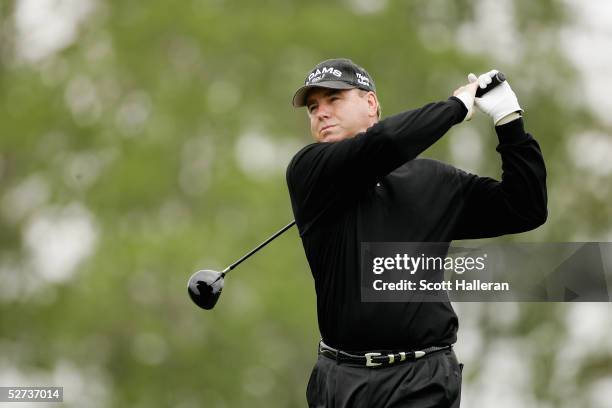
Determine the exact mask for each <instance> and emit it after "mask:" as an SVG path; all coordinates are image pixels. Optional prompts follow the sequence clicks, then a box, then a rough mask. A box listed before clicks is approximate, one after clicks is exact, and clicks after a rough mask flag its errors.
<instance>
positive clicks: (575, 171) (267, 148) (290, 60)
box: [0, 0, 612, 408]
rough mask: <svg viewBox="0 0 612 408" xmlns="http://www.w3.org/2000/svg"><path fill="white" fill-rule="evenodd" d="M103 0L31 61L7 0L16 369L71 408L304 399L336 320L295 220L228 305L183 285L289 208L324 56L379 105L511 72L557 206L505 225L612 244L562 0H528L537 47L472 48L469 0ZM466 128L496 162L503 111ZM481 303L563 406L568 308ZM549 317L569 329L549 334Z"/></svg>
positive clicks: (540, 396) (3, 366)
mask: <svg viewBox="0 0 612 408" xmlns="http://www.w3.org/2000/svg"><path fill="white" fill-rule="evenodd" d="M92 4H93V5H94V8H93V9H92V11H91V13H90V14H89V15H87V16H86V17H84V18H83V19H82V20H81V22H80V23H79V24H77V25H76V26H75V28H76V33H77V34H76V38H75V39H74V41H73V42H71V43H69V44H66V46H65V47H62V48H61V49H59V50H57V51H55V52H52V53H50V54H49V55H47V56H45V57H43V58H40V59H30V60H28V59H24V58H22V57H20V55H21V54H22V51H23V47H25V45H23V43H22V41H23V38H22V37H23V34H20V32H19V30H18V27H17V24H16V22H15V21H16V20H15V17H14V12H15V9H16V8H18V7H17V6H16V4H11V3H10V2H9V3H2V4H1V5H0V18H1V20H0V40H2V41H0V204H1V206H0V207H1V208H0V209H1V210H2V211H0V245H1V250H0V280H2V281H3V284H2V285H3V286H4V288H3V289H2V290H0V295H1V297H0V316H1V319H0V332H1V333H2V336H1V337H0V373H2V370H4V371H6V372H8V371H11V370H13V371H11V372H14V371H17V372H19V373H20V374H19V375H20V376H21V377H19V378H18V379H17V380H18V381H29V380H28V379H30V380H32V381H34V382H36V381H39V382H41V384H42V383H53V382H54V381H55V382H56V383H57V384H56V385H60V386H61V385H64V386H65V387H66V391H65V392H66V395H67V396H66V401H67V402H66V406H117V407H121V406H129V407H140V406H160V407H166V406H172V407H182V408H185V407H196V406H206V407H234V406H237V407H241V406H249V407H252V406H279V407H281V406H282V407H294V406H295V407H297V406H304V404H305V401H304V392H305V386H306V383H307V380H308V375H309V374H310V368H311V366H312V364H313V363H314V360H315V356H316V344H317V342H318V339H319V334H318V329H317V324H316V313H315V310H316V309H315V306H316V305H315V302H316V298H315V294H314V288H313V284H312V278H311V276H310V272H309V268H308V264H307V262H306V259H305V257H304V255H303V249H302V245H301V241H300V239H299V237H298V234H297V230H296V229H295V228H294V229H292V230H291V231H289V232H288V233H287V234H285V235H284V236H283V237H282V238H279V239H278V240H276V241H275V242H274V243H273V244H271V245H270V247H268V248H267V249H266V250H265V251H263V252H261V253H260V254H258V255H257V257H254V258H252V259H250V260H249V261H248V262H247V263H245V264H244V265H241V266H240V268H239V269H238V270H237V271H236V272H232V274H231V275H230V276H229V277H228V279H227V280H226V293H225V294H224V296H223V297H222V298H221V300H220V302H219V304H218V305H217V307H216V308H215V310H214V311H211V312H203V311H200V310H198V309H196V308H195V307H194V306H193V305H192V304H191V303H190V301H189V299H188V297H187V293H186V282H187V279H188V277H189V276H190V274H191V273H192V272H193V271H195V270H197V269H205V268H211V269H223V268H224V267H225V266H227V264H229V263H230V262H232V261H233V260H235V259H237V258H238V257H239V256H241V255H242V254H243V253H245V252H246V251H247V250H249V249H250V248H252V247H253V246H254V245H256V244H257V243H259V242H260V241H262V240H263V239H264V238H265V237H266V236H268V235H269V234H271V233H273V232H274V231H276V230H277V229H278V228H280V227H281V226H282V225H284V224H285V223H287V222H288V221H289V220H291V218H292V212H291V208H290V203H289V198H288V194H287V188H286V186H285V179H284V169H285V167H286V165H287V164H288V162H289V159H290V158H291V156H292V154H293V153H295V152H296V151H297V150H298V149H299V147H300V146H302V145H305V144H307V143H310V142H311V141H310V139H309V136H308V135H309V132H308V128H307V123H306V120H305V117H304V113H303V112H302V111H294V110H293V109H292V107H291V104H290V100H291V96H292V95H293V92H294V90H295V89H296V88H297V87H298V86H299V85H300V84H301V82H302V80H303V77H304V75H305V74H306V73H307V71H308V70H309V69H310V68H311V67H312V66H313V65H314V64H316V63H317V62H319V61H320V60H322V59H325V58H331V57H339V56H344V57H349V58H352V59H353V60H355V61H356V62H358V63H359V64H361V65H363V66H365V67H366V68H367V69H368V71H369V72H370V73H371V74H372V75H373V77H374V79H375V81H376V85H377V88H378V93H379V95H380V99H381V102H382V105H383V113H384V115H390V114H393V113H395V112H399V111H401V110H404V109H408V108H412V107H416V106H419V105H421V104H425V103H427V102H430V101H432V100H440V99H446V98H447V97H448V96H449V95H450V94H451V93H452V91H453V90H454V89H455V88H457V87H458V86H460V85H462V84H463V83H464V82H465V81H466V79H465V78H466V75H467V73H468V72H470V71H473V72H482V71H484V70H486V69H489V68H491V67H492V66H495V67H497V68H499V69H502V70H503V71H504V72H506V74H507V75H508V77H509V78H510V81H511V83H512V84H513V87H514V88H515V89H516V90H517V93H518V95H519V99H520V101H521V103H522V104H523V106H524V107H525V110H526V122H527V126H528V129H529V131H530V132H532V133H533V134H534V135H535V136H536V138H537V139H538V141H539V142H540V143H541V145H542V149H543V152H544V154H545V157H546V160H547V166H548V169H549V194H550V196H549V200H550V213H551V216H550V219H549V222H548V223H547V224H546V225H545V226H543V227H542V228H540V229H539V230H538V231H535V232H532V233H528V234H524V235H520V236H517V237H510V238H507V239H511V240H517V241H520V240H541V241H545V240H552V241H555V240H556V241H563V240H566V241H571V240H573V239H577V238H578V237H580V238H582V239H591V240H597V239H602V238H601V237H604V236H605V234H606V233H608V232H609V230H610V222H609V220H610V219H611V218H612V217H611V216H612V214H611V209H610V206H609V205H607V204H608V202H609V198H610V190H609V188H608V189H607V190H605V191H603V193H602V191H594V190H595V187H594V186H597V185H598V182H599V181H600V180H601V179H600V178H599V177H600V176H597V175H593V174H591V173H589V171H588V170H584V169H579V168H577V167H576V165H575V164H573V163H572V161H571V158H570V157H569V153H568V148H567V147H566V146H567V143H568V141H569V140H570V139H571V138H572V137H573V136H574V135H575V134H576V133H580V132H583V131H586V130H599V131H605V129H606V128H605V125H603V124H601V123H600V122H599V121H598V119H597V118H596V116H595V115H594V114H593V113H591V112H590V111H588V109H586V108H584V107H582V106H574V105H571V104H569V103H567V95H568V93H569V92H571V91H572V90H573V89H577V88H578V83H577V73H576V72H575V70H574V68H573V67H572V65H571V64H570V63H569V62H568V61H567V60H566V59H565V57H564V56H563V53H562V52H561V49H560V45H559V43H558V42H552V43H549V42H547V41H548V40H547V39H550V38H551V37H552V38H554V35H555V33H558V32H559V30H560V29H561V28H562V27H563V24H567V23H568V17H567V12H566V11H565V10H564V8H563V6H562V4H563V2H560V1H557V0H549V1H547V2H529V1H522V0H517V1H515V2H514V3H512V4H513V5H514V8H515V11H516V16H515V18H514V19H513V20H512V21H513V24H514V26H513V28H514V29H515V30H516V32H517V33H518V37H517V41H518V43H516V47H517V48H520V49H521V50H522V51H521V52H520V53H518V54H517V55H518V56H517V57H516V59H513V60H511V61H508V60H504V59H503V58H500V57H495V55H499V53H496V52H495V51H499V50H495V49H493V48H487V47H484V49H483V48H482V47H480V48H479V47H476V45H478V43H479V42H481V41H484V38H470V40H469V41H473V42H474V44H472V45H473V46H474V48H473V49H472V45H470V46H467V47H466V46H465V45H464V46H460V43H461V41H460V38H459V37H460V35H461V32H462V30H465V28H466V27H467V26H469V25H470V24H475V22H476V21H477V19H478V10H477V9H476V8H475V6H473V5H472V3H471V2H467V1H461V2H455V1H450V0H438V1H414V2H400V1H389V2H380V4H381V5H382V8H381V9H380V10H373V11H372V10H371V11H370V12H367V10H366V11H363V10H362V8H360V6H358V5H361V6H364V7H366V9H367V8H368V7H372V5H375V4H376V3H374V2H371V3H370V2H364V1H358V0H354V1H348V0H347V1H344V2H337V3H333V4H331V3H330V2H323V1H311V2H295V1H294V2H291V1H274V2H263V3H261V2H248V1H231V2H229V1H225V2H224V1H222V0H196V1H192V2H187V3H185V4H182V3H177V4H170V3H168V2H162V1H149V2H147V3H146V4H145V3H142V2H129V1H128V2H125V1H124V2H121V1H108V2H93V3H92ZM360 10H361V11H360ZM49 18H50V17H49ZM480 35H481V36H483V37H484V36H485V35H486V32H484V33H482V32H481V33H480ZM487 44H491V43H487ZM551 44H552V45H553V46H550V45H551ZM465 126H470V127H471V128H472V129H474V130H475V131H476V132H477V133H478V137H479V138H480V139H478V140H480V142H481V144H482V146H483V152H484V153H483V154H484V157H483V159H482V163H481V164H480V165H479V166H478V168H477V169H476V170H478V171H479V172H481V173H482V174H483V175H490V176H493V177H497V176H498V175H499V159H498V157H497V155H496V154H495V152H494V148H495V144H496V140H495V137H494V132H493V130H492V128H491V125H490V123H489V120H488V119H487V118H484V117H476V118H475V119H474V121H473V122H472V123H470V124H469V125H465ZM461 137H462V134H461V133H460V131H459V130H455V129H453V130H452V131H451V132H449V134H448V135H447V136H446V137H445V138H444V139H443V140H441V141H440V142H439V143H438V144H437V145H436V146H434V147H433V148H432V149H430V150H429V151H428V152H427V155H428V156H431V157H435V158H437V159H440V160H445V161H449V162H451V163H453V162H454V160H455V157H454V156H453V153H452V146H451V145H450V143H451V141H452V139H453V138H455V139H456V138H461ZM28 183H29V184H28ZM28 186H29V187H28ZM20 192H21V193H20ZM71 206H72V207H71ZM75 206H76V207H75ZM67 208H68V209H70V208H72V210H66V209H67ZM74 208H77V209H76V210H74ZM66 211H68V212H66ZM70 211H75V214H77V215H79V214H80V215H79V217H80V218H78V219H79V220H81V221H79V222H85V224H86V225H90V227H89V228H90V230H91V231H93V234H94V236H95V239H94V240H93V243H92V244H91V248H92V253H91V254H88V255H87V256H83V257H82V259H80V261H79V262H78V264H77V265H75V266H74V267H70V266H68V267H66V268H65V269H66V270H68V271H69V272H67V274H68V275H67V276H66V277H64V278H61V277H60V278H54V277H53V276H51V275H50V272H49V270H50V269H52V268H48V269H49V270H47V268H45V267H44V266H42V265H41V264H40V263H36V262H34V261H33V259H34V258H35V256H36V254H37V252H36V251H37V250H39V249H40V247H41V246H43V247H44V246H45V245H51V244H53V241H54V240H55V239H57V240H58V241H61V237H63V236H65V234H64V235H62V234H63V233H62V231H61V230H60V229H61V228H60V226H59V224H57V223H55V224H54V223H53V222H52V221H53V220H55V221H57V222H60V221H58V220H64V218H61V217H67V215H66V214H68V215H69V214H72V212H70ZM54 217H55V218H54ZM83 217H84V218H83ZM83 219H85V221H83ZM87 220H88V221H87ZM45 222H50V223H51V224H50V225H51V227H50V228H51V233H50V234H47V235H44V236H46V237H47V239H46V240H45V241H44V242H42V243H41V242H40V241H37V240H36V237H37V236H38V235H39V234H40V233H41V228H42V227H41V225H42V226H44V225H47V224H45ZM87 223H89V224H87ZM70 225H72V226H74V225H76V226H77V227H78V228H82V224H79V223H78V222H77V224H74V225H73V224H70ZM66 228H67V227H66ZM71 228H72V227H71ZM75 228H76V227H75ZM78 228H77V229H73V230H71V231H73V233H74V231H81V232H82V231H83V230H82V229H78ZM86 230H87V228H86ZM43 231H44V229H43ZM32 237H34V238H32ZM80 241H83V242H84V241H85V238H82V237H81V236H80V235H77V239H76V241H74V240H73V241H70V240H68V241H66V242H68V247H66V246H63V247H57V248H55V249H54V251H53V254H60V255H58V257H60V258H61V251H62V250H64V251H67V252H71V246H70V245H76V244H78V243H79V242H80ZM32 242H38V243H35V244H33V243H32ZM61 242H63V241H61ZM37 248H38V249H37ZM52 248H54V247H52ZM43 253H44V254H46V255H47V256H49V255H50V253H49V252H43ZM52 262H53V259H50V260H49V263H52ZM234 275H235V276H234ZM50 276H51V277H50ZM485 306H486V305H485ZM485 306H483V307H482V308H477V310H476V316H480V317H477V319H481V320H480V321H479V322H480V323H479V325H478V327H479V330H480V331H479V335H480V336H481V337H482V339H483V340H482V341H483V350H487V345H488V344H489V343H490V342H493V341H494V340H495V339H497V338H500V337H504V336H508V337H512V336H519V337H521V338H524V339H526V340H525V341H526V342H527V343H526V344H529V345H532V346H534V347H535V349H536V350H537V352H534V353H533V358H534V360H533V367H532V369H533V373H535V374H536V377H537V378H538V379H539V380H538V381H534V384H533V389H531V390H528V391H530V392H532V394H533V396H534V397H533V398H535V399H536V400H540V401H549V402H551V403H555V404H557V403H560V402H559V400H558V396H557V389H558V388H559V387H563V386H564V383H562V382H557V383H555V382H554V381H553V380H552V379H551V373H552V372H554V371H555V370H557V369H558V368H557V367H556V366H555V364H554V361H553V360H554V359H553V357H554V355H555V353H556V352H557V351H558V350H559V347H561V346H560V344H561V343H562V340H561V339H562V337H563V336H564V335H565V332H566V327H565V321H564V319H563V314H562V313H560V311H563V310H564V309H563V308H562V306H559V305H537V306H534V305H519V308H520V313H519V314H518V317H517V320H516V321H515V323H514V324H513V325H512V326H511V327H510V328H505V329H503V330H499V329H498V328H496V326H495V324H494V320H495V319H494V317H491V316H489V317H487V315H486V310H485V309H486V307H485ZM544 306H546V307H544ZM501 307H502V306H500V308H501ZM460 310H461V309H460ZM470 310H471V309H470ZM501 310H503V309H501ZM459 314H460V318H461V317H462V315H461V313H459ZM491 321H493V323H491ZM544 321H546V322H548V323H549V326H547V329H546V330H547V332H546V333H548V334H549V335H548V336H544V337H545V338H549V337H552V338H556V339H558V342H557V343H554V342H553V343H548V344H546V345H545V344H543V343H541V342H540V340H539V339H540V337H538V336H539V335H536V336H532V334H533V333H534V332H536V331H537V330H538V326H540V325H541V324H542V322H544ZM551 334H552V335H551ZM459 335H460V342H461V331H460V333H459ZM555 336H560V337H555ZM594 353H595V354H594V355H596V356H597V355H598V354H597V353H598V352H597V351H596V350H594ZM590 358H591V357H590ZM608 360H610V356H609V355H608V356H607V357H606V358H605V359H601V360H600V359H597V358H595V359H592V358H591V359H590V360H587V361H586V362H585V366H584V367H585V368H584V370H586V372H585V373H583V374H584V376H583V377H582V378H583V381H584V382H587V381H595V380H596V379H597V377H599V376H604V375H610V371H611V369H610V364H609V361H608ZM480 364H481V362H479V361H473V365H472V368H470V367H469V365H468V371H467V375H466V387H469V386H470V384H479V383H478V380H479V374H480V372H479V371H478V367H479V366H480ZM62 373H63V374H62ZM66 373H73V374H74V373H76V374H75V375H76V376H77V377H79V376H80V377H81V378H82V379H81V381H82V383H81V384H80V385H78V384H77V383H75V382H74V380H72V382H70V381H71V380H70V378H73V377H74V376H73V377H71V376H70V375H68V374H66ZM588 373H592V375H588ZM17 380H16V381H17ZM58 381H59V382H58ZM75 384H77V385H75ZM0 385H24V384H0ZM583 385H585V386H586V384H583ZM475 386H476V385H475ZM71 387H72V388H71ZM79 390H80V393H81V395H82V396H81V397H79V395H75V393H77V394H78V393H79ZM71 393H72V394H71ZM95 396H97V398H98V402H96V398H94V397H95ZM587 397H588V396H586V395H584V398H587ZM579 405H580V404H579Z"/></svg>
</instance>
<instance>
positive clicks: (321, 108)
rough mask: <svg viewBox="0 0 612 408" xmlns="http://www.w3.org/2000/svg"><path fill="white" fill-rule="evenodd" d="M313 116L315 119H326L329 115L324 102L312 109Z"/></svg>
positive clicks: (327, 107)
mask: <svg viewBox="0 0 612 408" xmlns="http://www.w3.org/2000/svg"><path fill="white" fill-rule="evenodd" d="M314 116H315V117H316V118H317V119H326V118H329V116H330V109H329V106H328V105H327V104H326V103H320V104H319V105H317V108H316V109H315V111H314Z"/></svg>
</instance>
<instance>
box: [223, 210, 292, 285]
mask: <svg viewBox="0 0 612 408" xmlns="http://www.w3.org/2000/svg"><path fill="white" fill-rule="evenodd" d="M294 225H295V220H293V221H291V222H290V223H289V224H287V225H285V226H284V227H283V228H281V229H280V230H278V231H277V232H275V233H274V234H273V235H272V236H271V237H270V238H268V239H266V240H265V241H264V242H262V243H261V244H259V245H258V246H257V247H255V248H253V249H252V250H251V251H250V252H249V253H247V254H245V255H244V256H243V257H242V258H240V259H239V260H237V261H236V262H234V263H233V264H231V265H230V266H228V267H227V268H225V269H224V270H223V272H221V273H222V275H223V276H225V275H226V274H227V273H228V272H229V271H231V270H232V269H234V268H235V267H237V266H238V265H240V264H241V263H242V262H244V261H246V260H247V259H248V258H249V257H250V256H251V255H253V254H254V253H255V252H257V251H259V250H260V249H261V248H263V247H265V246H266V245H268V244H269V243H270V242H271V241H272V240H274V238H276V237H278V236H279V235H280V234H282V233H283V232H285V231H287V230H288V229H289V228H291V227H293V226H294Z"/></svg>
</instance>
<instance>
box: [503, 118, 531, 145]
mask: <svg viewBox="0 0 612 408" xmlns="http://www.w3.org/2000/svg"><path fill="white" fill-rule="evenodd" d="M495 131H496V132H497V138H498V139H499V144H515V143H520V142H523V141H525V140H528V139H529V136H528V135H527V133H525V123H524V122H523V118H518V119H516V120H513V121H512V122H508V123H506V124H505V125H499V126H495Z"/></svg>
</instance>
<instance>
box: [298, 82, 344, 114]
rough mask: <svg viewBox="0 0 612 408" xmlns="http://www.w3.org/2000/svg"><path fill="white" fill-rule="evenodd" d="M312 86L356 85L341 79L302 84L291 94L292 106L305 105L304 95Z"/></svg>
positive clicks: (339, 87) (331, 87)
mask: <svg viewBox="0 0 612 408" xmlns="http://www.w3.org/2000/svg"><path fill="white" fill-rule="evenodd" d="M313 88H329V89H353V88H356V86H354V85H351V84H347V83H346V82H342V81H323V82H319V83H317V84H312V85H304V86H303V87H301V88H300V89H298V90H297V91H296V92H295V95H293V106H294V107H296V108H299V107H300V106H306V95H308V92H310V90H311V89H313Z"/></svg>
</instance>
